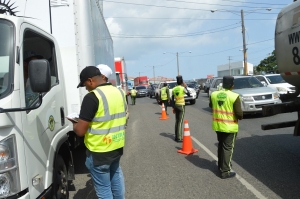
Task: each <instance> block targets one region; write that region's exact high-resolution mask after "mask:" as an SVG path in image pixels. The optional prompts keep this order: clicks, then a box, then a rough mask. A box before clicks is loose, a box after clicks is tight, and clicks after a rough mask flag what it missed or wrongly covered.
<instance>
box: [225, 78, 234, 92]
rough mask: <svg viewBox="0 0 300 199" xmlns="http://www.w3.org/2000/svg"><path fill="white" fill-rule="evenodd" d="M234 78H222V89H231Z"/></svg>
mask: <svg viewBox="0 0 300 199" xmlns="http://www.w3.org/2000/svg"><path fill="white" fill-rule="evenodd" d="M233 80H234V77H232V76H224V77H223V88H227V89H229V88H231V87H232V86H233Z"/></svg>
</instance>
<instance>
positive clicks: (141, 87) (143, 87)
mask: <svg viewBox="0 0 300 199" xmlns="http://www.w3.org/2000/svg"><path fill="white" fill-rule="evenodd" d="M135 89H136V90H141V89H147V88H146V86H137V87H135Z"/></svg>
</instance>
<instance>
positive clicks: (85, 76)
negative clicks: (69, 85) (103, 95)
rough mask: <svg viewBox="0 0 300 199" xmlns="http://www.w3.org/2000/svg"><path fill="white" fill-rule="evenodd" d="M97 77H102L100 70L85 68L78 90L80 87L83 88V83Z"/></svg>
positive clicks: (93, 67)
mask: <svg viewBox="0 0 300 199" xmlns="http://www.w3.org/2000/svg"><path fill="white" fill-rule="evenodd" d="M97 75H101V72H100V71H99V69H98V68H97V67H95V66H87V67H85V68H84V69H83V70H82V71H81V73H80V76H79V78H80V83H79V84H78V86H77V88H79V87H83V83H84V82H85V81H86V80H87V79H88V78H91V77H95V76H97Z"/></svg>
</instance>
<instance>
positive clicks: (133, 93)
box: [130, 88, 137, 105]
mask: <svg viewBox="0 0 300 199" xmlns="http://www.w3.org/2000/svg"><path fill="white" fill-rule="evenodd" d="M136 93H137V90H135V88H133V89H131V91H130V96H131V104H132V105H135V99H136Z"/></svg>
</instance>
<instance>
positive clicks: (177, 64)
mask: <svg viewBox="0 0 300 199" xmlns="http://www.w3.org/2000/svg"><path fill="white" fill-rule="evenodd" d="M176 57H177V73H178V76H179V63H178V52H177V53H176Z"/></svg>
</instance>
